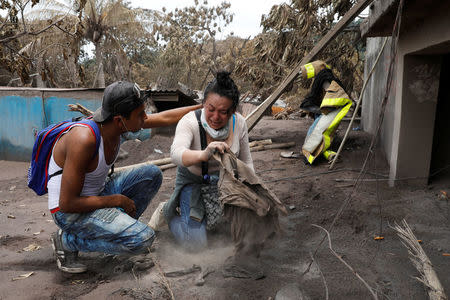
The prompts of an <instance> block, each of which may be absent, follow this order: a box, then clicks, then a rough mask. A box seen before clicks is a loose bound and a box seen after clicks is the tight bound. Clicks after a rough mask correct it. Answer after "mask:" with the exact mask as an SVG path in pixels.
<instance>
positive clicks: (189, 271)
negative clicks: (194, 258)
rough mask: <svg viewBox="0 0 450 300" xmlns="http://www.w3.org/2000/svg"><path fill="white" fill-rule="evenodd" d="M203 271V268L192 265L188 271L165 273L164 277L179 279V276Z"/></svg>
mask: <svg viewBox="0 0 450 300" xmlns="http://www.w3.org/2000/svg"><path fill="white" fill-rule="evenodd" d="M201 270H202V268H201V267H200V266H197V265H192V267H190V268H187V269H182V270H178V271H173V272H165V273H164V276H166V277H179V276H184V275H187V274H191V273H195V272H199V271H201Z"/></svg>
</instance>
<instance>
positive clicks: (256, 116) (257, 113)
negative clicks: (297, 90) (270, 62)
mask: <svg viewBox="0 0 450 300" xmlns="http://www.w3.org/2000/svg"><path fill="white" fill-rule="evenodd" d="M372 1H373V0H360V1H358V3H356V4H355V5H354V6H353V7H352V8H351V9H350V10H349V11H348V12H347V13H346V14H345V15H344V16H343V17H342V18H341V19H340V20H339V22H337V24H336V25H335V26H334V27H333V28H332V29H331V30H330V31H328V32H327V34H325V36H324V37H323V38H322V39H321V40H320V41H319V42H318V43H317V44H316V45H315V46H314V48H313V49H312V50H311V51H310V52H309V53H308V55H306V56H305V57H303V59H302V60H301V62H300V63H299V64H297V65H296V66H295V68H294V69H293V70H292V71H291V73H290V74H289V75H288V76H287V77H286V78H285V79H284V80H283V81H282V82H281V84H280V85H279V86H278V87H277V89H276V90H275V91H274V92H273V93H272V94H271V95H270V96H269V98H267V99H266V100H264V102H263V103H261V104H260V105H259V106H258V107H257V108H256V109H255V110H254V111H253V112H252V113H250V114H249V115H248V116H247V118H246V119H245V120H246V122H247V127H248V131H250V130H252V129H253V127H254V126H255V125H256V123H258V121H259V120H260V119H261V117H262V115H263V113H264V111H265V110H266V109H267V108H269V107H270V106H272V104H274V103H275V101H277V99H278V98H279V97H280V96H281V94H283V92H284V90H285V89H286V87H287V86H288V85H289V84H290V83H291V82H292V81H294V79H295V77H297V75H298V74H299V72H300V70H301V67H302V66H303V65H305V64H307V63H308V62H310V61H311V60H313V59H314V58H315V57H316V56H317V55H318V54H319V53H320V51H322V49H323V48H325V46H326V45H328V43H330V42H331V41H332V40H333V39H334V38H335V37H336V36H337V35H338V34H339V33H340V32H341V31H342V30H343V29H344V28H345V27H346V26H347V25H348V24H349V23H350V22H351V21H353V19H354V18H355V17H356V16H358V15H359V13H360V12H362V11H363V10H364V9H365V8H366V7H367V6H368V5H369V4H370V3H371V2H372Z"/></svg>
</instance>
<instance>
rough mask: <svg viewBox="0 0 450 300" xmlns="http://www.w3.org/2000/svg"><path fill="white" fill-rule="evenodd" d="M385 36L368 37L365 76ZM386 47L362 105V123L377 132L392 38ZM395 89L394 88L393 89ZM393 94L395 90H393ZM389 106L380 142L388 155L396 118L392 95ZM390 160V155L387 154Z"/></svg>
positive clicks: (371, 130)
mask: <svg viewBox="0 0 450 300" xmlns="http://www.w3.org/2000/svg"><path fill="white" fill-rule="evenodd" d="M384 39H385V38H384V37H377V38H368V39H367V41H366V61H365V66H364V78H367V77H368V75H369V73H370V70H372V67H373V65H374V64H375V61H376V58H377V57H378V54H379V53H380V51H381V50H382V48H383V44H384ZM387 39H388V41H387V43H386V45H385V47H384V50H383V52H382V53H381V56H380V58H379V60H378V63H377V65H376V67H375V69H374V71H373V73H372V76H371V78H370V80H369V81H368V82H367V86H366V90H365V91H364V95H363V100H362V107H361V125H362V128H363V130H364V131H367V132H369V133H371V134H375V132H376V130H377V124H378V122H379V115H380V110H381V102H382V100H383V98H384V96H385V92H386V83H387V73H388V70H389V63H390V59H391V57H390V55H391V54H390V49H391V38H390V37H388V38H387ZM392 90H394V89H392ZM391 95H393V92H391ZM388 100H389V101H388V103H387V107H386V109H385V115H384V121H383V123H382V127H381V138H380V143H381V146H382V148H383V149H384V151H385V153H386V154H387V155H389V154H390V149H391V147H392V126H393V120H394V112H393V107H394V101H392V96H391V97H390V98H389V99H388ZM387 159H388V160H389V159H390V157H389V156H387Z"/></svg>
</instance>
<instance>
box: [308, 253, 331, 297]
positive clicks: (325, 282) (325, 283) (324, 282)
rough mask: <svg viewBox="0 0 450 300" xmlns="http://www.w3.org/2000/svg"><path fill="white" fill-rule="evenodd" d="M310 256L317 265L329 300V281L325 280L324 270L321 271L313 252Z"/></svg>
mask: <svg viewBox="0 0 450 300" xmlns="http://www.w3.org/2000/svg"><path fill="white" fill-rule="evenodd" d="M309 256H310V257H311V260H312V261H313V262H315V263H316V265H317V268H318V269H319V273H320V277H322V281H323V285H324V287H325V300H328V299H329V295H328V285H327V281H326V280H325V276H323V273H322V270H321V269H320V266H319V263H318V262H317V261H316V260H315V259H314V256H313V254H312V253H311V251H310V252H309Z"/></svg>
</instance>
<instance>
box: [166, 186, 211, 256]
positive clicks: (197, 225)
mask: <svg viewBox="0 0 450 300" xmlns="http://www.w3.org/2000/svg"><path fill="white" fill-rule="evenodd" d="M191 194H192V184H188V185H185V186H184V187H183V188H182V189H181V192H180V216H175V217H173V218H172V220H170V224H169V228H170V231H171V232H172V234H173V236H174V237H175V240H176V241H177V242H178V243H179V244H181V245H182V246H183V248H185V249H187V250H191V251H195V250H200V249H202V248H205V247H206V246H207V238H206V218H203V220H202V222H197V221H195V220H193V219H191V218H190V217H189V215H190V211H191V209H190V203H191Z"/></svg>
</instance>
